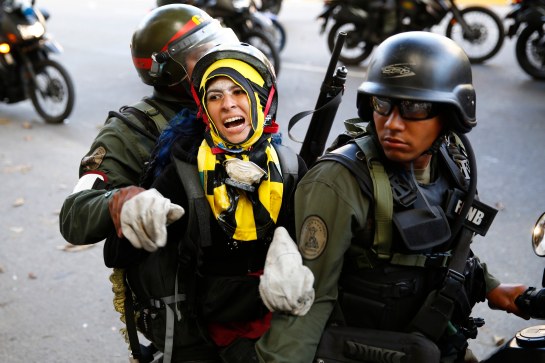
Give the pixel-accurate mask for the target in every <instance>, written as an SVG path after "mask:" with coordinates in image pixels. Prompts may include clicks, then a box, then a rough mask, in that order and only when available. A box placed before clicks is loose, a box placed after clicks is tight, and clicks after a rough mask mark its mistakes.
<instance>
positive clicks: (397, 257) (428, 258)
mask: <svg viewBox="0 0 545 363" xmlns="http://www.w3.org/2000/svg"><path fill="white" fill-rule="evenodd" d="M450 257H451V254H450V253H429V254H420V255H405V254H401V253H394V255H393V256H392V260H391V261H390V263H391V264H392V265H401V266H417V267H431V268H433V267H446V266H448V263H449V261H450Z"/></svg>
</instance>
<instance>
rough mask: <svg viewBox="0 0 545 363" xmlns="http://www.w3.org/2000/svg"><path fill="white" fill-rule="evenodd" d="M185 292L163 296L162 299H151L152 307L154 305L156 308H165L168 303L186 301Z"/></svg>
mask: <svg viewBox="0 0 545 363" xmlns="http://www.w3.org/2000/svg"><path fill="white" fill-rule="evenodd" d="M185 298H186V297H185V294H177V295H172V296H167V297H163V298H161V299H154V298H151V299H149V303H150V305H151V307H154V308H156V309H163V308H164V307H166V305H169V304H174V303H177V302H180V301H185Z"/></svg>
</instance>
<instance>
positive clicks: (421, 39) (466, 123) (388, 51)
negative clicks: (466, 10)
mask: <svg viewBox="0 0 545 363" xmlns="http://www.w3.org/2000/svg"><path fill="white" fill-rule="evenodd" d="M370 96H383V97H389V98H397V99H408V100H415V101H429V102H436V103H440V104H444V105H446V106H447V110H448V106H450V107H451V109H452V110H453V117H448V118H447V122H446V128H447V129H449V130H452V131H455V132H460V133H466V132H469V131H470V130H471V129H472V128H473V127H475V125H476V124H477V120H476V117H475V107H476V99H475V89H474V88H473V84H472V73H471V64H470V62H469V59H468V58H467V56H466V54H465V53H464V51H463V50H462V48H460V47H459V46H458V45H457V44H456V43H455V42H454V41H452V40H451V39H449V38H447V37H444V36H442V35H439V34H433V33H429V32H422V31H413V32H405V33H400V34H396V35H393V36H391V37H389V38H387V39H386V40H385V41H384V42H382V43H381V44H380V45H379V46H378V47H377V49H375V53H374V54H373V57H372V58H371V60H370V62H369V66H368V68H367V77H366V79H365V81H364V82H363V83H362V84H361V85H360V87H359V88H358V97H357V106H358V115H359V116H360V118H361V119H363V120H364V121H372V120H373V109H372V107H371V104H370Z"/></svg>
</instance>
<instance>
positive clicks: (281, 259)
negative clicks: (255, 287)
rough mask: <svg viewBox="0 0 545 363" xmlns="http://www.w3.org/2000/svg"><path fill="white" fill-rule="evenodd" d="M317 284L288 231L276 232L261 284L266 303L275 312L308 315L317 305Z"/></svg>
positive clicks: (280, 229) (281, 228) (260, 291)
mask: <svg viewBox="0 0 545 363" xmlns="http://www.w3.org/2000/svg"><path fill="white" fill-rule="evenodd" d="M313 284H314V275H313V274H312V271H310V269H309V268H308V267H307V266H304V265H303V259H302V258H301V254H300V253H299V250H298V249H297V245H296V244H295V242H294V241H293V240H292V239H291V237H290V235H289V233H288V231H287V230H286V229H285V228H284V227H278V228H276V230H275V231H274V237H273V240H272V243H271V245H270V246H269V251H268V252H267V259H266V260H265V268H264V271H263V275H261V280H260V282H259V294H260V295H261V299H262V300H263V303H264V304H265V306H267V308H269V310H271V311H282V312H286V313H290V314H293V315H305V314H306V313H307V312H308V310H309V309H310V307H311V306H312V303H313V302H314V288H313V287H312V285H313Z"/></svg>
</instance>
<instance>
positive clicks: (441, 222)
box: [392, 206, 450, 251]
mask: <svg viewBox="0 0 545 363" xmlns="http://www.w3.org/2000/svg"><path fill="white" fill-rule="evenodd" d="M392 220H393V222H394V224H395V226H396V227H397V229H398V231H399V235H400V236H401V239H402V241H403V242H404V244H405V247H407V248H408V249H409V250H410V251H421V250H425V249H429V248H433V247H437V246H440V245H441V244H443V243H445V242H447V241H448V240H449V239H450V227H449V224H448V220H447V217H446V215H445V213H444V212H443V210H442V209H441V208H439V207H437V206H429V209H425V208H417V209H409V210H405V211H401V212H398V213H394V215H393V218H392Z"/></svg>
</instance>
